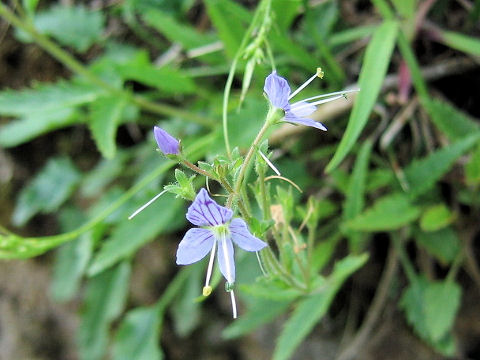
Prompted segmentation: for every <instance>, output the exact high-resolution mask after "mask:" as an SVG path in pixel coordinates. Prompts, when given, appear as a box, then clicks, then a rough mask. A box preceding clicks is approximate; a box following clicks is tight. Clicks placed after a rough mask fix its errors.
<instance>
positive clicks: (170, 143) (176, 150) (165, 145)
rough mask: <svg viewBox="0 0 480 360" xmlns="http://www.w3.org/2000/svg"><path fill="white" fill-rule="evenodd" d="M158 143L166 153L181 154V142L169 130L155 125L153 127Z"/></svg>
mask: <svg viewBox="0 0 480 360" xmlns="http://www.w3.org/2000/svg"><path fill="white" fill-rule="evenodd" d="M153 133H154V135H155V140H156V141H157V145H158V147H159V148H160V150H161V151H162V153H164V154H165V155H180V142H179V141H178V140H177V139H175V138H174V137H173V136H172V135H170V134H169V133H168V132H166V131H165V130H163V129H162V128H159V127H158V126H155V127H154V128H153Z"/></svg>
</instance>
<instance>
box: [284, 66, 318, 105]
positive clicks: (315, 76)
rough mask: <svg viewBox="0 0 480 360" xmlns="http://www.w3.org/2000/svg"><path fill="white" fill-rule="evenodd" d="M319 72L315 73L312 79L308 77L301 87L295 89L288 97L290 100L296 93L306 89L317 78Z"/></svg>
mask: <svg viewBox="0 0 480 360" xmlns="http://www.w3.org/2000/svg"><path fill="white" fill-rule="evenodd" d="M317 76H318V75H317V73H315V75H313V76H312V77H311V78H310V79H308V80H307V81H305V82H304V83H303V84H302V85H300V87H299V88H298V89H297V90H295V91H294V92H293V93H291V94H290V96H289V97H288V100H290V99H291V98H293V97H294V96H295V95H297V94H298V93H299V92H300V91H302V90H303V89H305V87H306V86H307V85H308V84H310V83H311V82H312V81H313V80H315V78H317Z"/></svg>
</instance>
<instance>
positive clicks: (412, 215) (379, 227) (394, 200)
mask: <svg viewBox="0 0 480 360" xmlns="http://www.w3.org/2000/svg"><path fill="white" fill-rule="evenodd" d="M419 216H420V209H419V208H418V207H417V206H414V205H412V204H411V203H410V201H409V200H408V198H407V197H406V196H405V195H403V194H391V195H387V196H384V197H382V198H380V199H379V200H377V201H376V202H375V204H373V206H372V207H370V208H367V209H366V210H365V211H364V212H363V213H361V214H359V215H358V216H356V217H355V218H354V219H352V220H350V221H348V222H347V223H346V225H347V227H348V228H350V229H352V230H359V231H372V232H374V231H387V230H395V229H399V228H401V227H402V226H405V225H408V224H409V223H411V222H412V221H414V220H416V219H417V218H418V217H419Z"/></svg>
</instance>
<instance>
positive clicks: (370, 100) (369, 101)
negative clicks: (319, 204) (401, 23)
mask: <svg viewBox="0 0 480 360" xmlns="http://www.w3.org/2000/svg"><path fill="white" fill-rule="evenodd" d="M397 31H398V24H397V23H396V22H394V21H385V22H384V23H383V24H382V25H381V26H379V27H378V29H377V30H376V31H375V33H374V34H373V37H372V40H371V41H370V44H369V45H368V47H367V50H366V53H365V58H364V62H363V66H362V70H361V72H360V78H359V81H358V83H359V86H360V92H359V94H358V95H357V99H356V101H355V104H354V105H353V110H352V113H351V115H350V120H349V122H348V126H347V130H346V131H345V134H344V136H343V137H342V140H341V142H340V145H339V146H338V148H337V151H336V152H335V155H334V156H333V159H332V160H331V161H330V163H329V164H328V166H327V169H326V171H327V172H331V171H332V170H333V169H335V168H336V167H337V166H338V165H339V164H340V162H341V161H342V160H343V159H344V157H345V156H346V155H347V154H348V153H349V152H350V150H351V149H352V147H353V145H354V144H355V142H356V141H357V139H358V137H359V136H360V133H361V131H362V129H363V128H364V127H365V124H366V123H367V120H368V117H369V116H370V113H371V111H372V109H373V106H374V105H375V101H376V100H377V97H378V94H379V93H380V89H381V86H382V83H383V79H384V78H385V74H386V73H387V68H388V64H389V63H390V57H391V55H392V51H393V47H394V45H395V38H396V36H397Z"/></svg>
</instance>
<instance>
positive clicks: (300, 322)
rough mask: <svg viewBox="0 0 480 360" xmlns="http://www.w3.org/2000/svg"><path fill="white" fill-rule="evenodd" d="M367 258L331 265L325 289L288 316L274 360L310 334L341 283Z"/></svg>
mask: <svg viewBox="0 0 480 360" xmlns="http://www.w3.org/2000/svg"><path fill="white" fill-rule="evenodd" d="M367 259H368V256H367V255H366V254H363V255H360V256H353V255H350V256H347V257H346V258H344V259H342V260H340V261H339V262H337V263H336V264H335V267H334V269H333V272H332V274H331V275H330V276H329V278H328V283H327V285H326V286H324V287H322V288H321V289H319V290H318V292H317V293H315V292H314V294H312V295H309V296H307V297H306V298H305V299H303V300H302V301H300V303H299V304H298V306H297V308H296V309H295V310H294V312H293V314H292V316H291V317H290V318H289V319H288V320H287V322H286V323H285V327H284V328H283V330H282V333H281V334H280V336H279V338H278V341H277V346H276V347H275V351H274V354H273V359H274V360H286V359H289V358H290V356H291V355H292V354H293V352H294V351H295V349H296V348H297V346H298V345H300V343H301V342H302V341H303V339H305V337H306V336H307V335H308V334H309V333H310V331H311V330H312V329H313V327H314V326H315V324H316V323H317V322H318V321H320V319H321V318H322V317H323V316H324V315H325V314H326V312H327V311H328V309H329V308H330V304H331V303H332V301H333V299H334V298H335V295H336V294H337V292H338V290H340V287H341V286H342V285H343V283H344V282H345V280H346V279H347V278H348V277H349V276H350V275H351V274H353V273H354V272H355V271H357V270H358V269H359V268H360V267H361V266H363V264H365V262H366V261H367Z"/></svg>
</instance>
